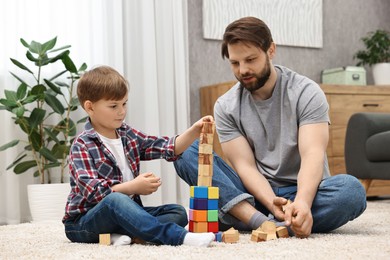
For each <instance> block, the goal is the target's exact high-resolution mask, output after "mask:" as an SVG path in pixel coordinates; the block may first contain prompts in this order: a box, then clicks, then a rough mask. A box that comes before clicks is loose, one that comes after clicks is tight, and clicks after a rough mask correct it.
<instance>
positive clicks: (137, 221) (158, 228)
mask: <svg viewBox="0 0 390 260" xmlns="http://www.w3.org/2000/svg"><path fill="white" fill-rule="evenodd" d="M187 223H188V219H187V213H186V210H185V209H184V208H183V207H182V206H180V205H176V204H167V205H162V206H158V207H141V206H140V205H138V204H137V203H136V202H134V201H133V200H132V199H131V198H130V197H128V196H127V195H125V194H122V193H119V192H113V193H111V194H109V195H107V196H106V197H105V198H104V199H103V200H102V201H101V202H99V203H98V204H97V205H96V206H95V207H93V208H92V209H90V210H89V211H88V212H87V213H86V214H84V215H81V216H79V217H78V218H77V219H75V220H68V221H66V222H65V223H64V224H65V233H66V236H67V237H68V239H69V240H70V241H72V242H81V243H97V242H98V241H99V234H104V233H118V234H123V235H127V236H129V237H132V238H139V239H142V240H144V241H146V242H151V243H154V244H163V245H174V246H175V245H181V244H182V243H183V240H184V237H185V235H186V234H187V232H188V231H187V230H186V229H184V227H185V226H186V225H187Z"/></svg>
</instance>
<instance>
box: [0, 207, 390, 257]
mask: <svg viewBox="0 0 390 260" xmlns="http://www.w3.org/2000/svg"><path fill="white" fill-rule="evenodd" d="M335 217H337V216H335ZM0 259H201V260H203V259H216V260H217V259H245V260H247V259H315V260H319V259H327V260H330V259H332V260H333V259H390V200H380V201H369V202H368V206H367V209H366V211H365V212H364V213H363V214H362V215H361V216H360V217H359V218H357V219H356V220H354V221H352V222H349V223H348V224H346V225H345V226H343V227H341V228H339V229H337V230H335V231H334V232H332V233H330V234H313V235H311V236H310V237H309V238H307V239H298V238H295V237H291V238H285V239H278V240H272V241H268V242H259V243H255V242H252V241H250V234H249V233H245V234H244V233H241V234H240V238H239V241H238V242H237V243H234V244H227V243H220V242H213V243H212V245H211V247H208V248H197V247H191V246H176V247H174V246H152V245H136V244H133V245H129V246H103V245H98V244H78V243H70V242H69V241H68V240H67V238H66V237H65V234H64V227H63V225H62V223H60V222H40V223H23V224H19V225H6V226H0Z"/></svg>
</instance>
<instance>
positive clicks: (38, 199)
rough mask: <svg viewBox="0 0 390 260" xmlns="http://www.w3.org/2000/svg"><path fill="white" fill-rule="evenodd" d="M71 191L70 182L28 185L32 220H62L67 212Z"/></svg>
mask: <svg viewBox="0 0 390 260" xmlns="http://www.w3.org/2000/svg"><path fill="white" fill-rule="evenodd" d="M69 192H70V185H69V183H52V184H30V185H28V186H27V194H28V203H29V206H30V212H31V217H32V221H33V222H42V221H61V220H62V218H63V216H64V214H65V204H66V199H67V197H68V195H69Z"/></svg>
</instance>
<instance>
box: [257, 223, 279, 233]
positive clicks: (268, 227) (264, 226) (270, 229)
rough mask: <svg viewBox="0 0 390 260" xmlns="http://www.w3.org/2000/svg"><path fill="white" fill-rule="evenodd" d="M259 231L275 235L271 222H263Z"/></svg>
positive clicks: (274, 226)
mask: <svg viewBox="0 0 390 260" xmlns="http://www.w3.org/2000/svg"><path fill="white" fill-rule="evenodd" d="M260 229H261V231H263V232H265V233H276V224H275V222H272V221H264V222H263V224H261V226H260Z"/></svg>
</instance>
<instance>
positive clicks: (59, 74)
mask: <svg viewBox="0 0 390 260" xmlns="http://www.w3.org/2000/svg"><path fill="white" fill-rule="evenodd" d="M66 72H68V71H67V70H63V71H61V72H60V73H58V74H56V75H54V76H53V77H51V78H50V79H49V80H50V81H53V80H55V79H56V78H58V77H59V76H61V75H62V74H64V73H66Z"/></svg>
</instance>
